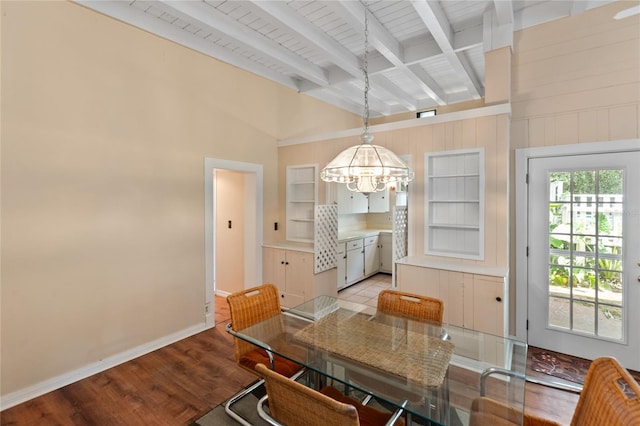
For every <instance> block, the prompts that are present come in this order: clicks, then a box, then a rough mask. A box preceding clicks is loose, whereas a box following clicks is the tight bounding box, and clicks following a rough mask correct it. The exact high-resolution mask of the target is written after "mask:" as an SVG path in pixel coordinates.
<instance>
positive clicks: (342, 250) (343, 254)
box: [336, 242, 347, 290]
mask: <svg viewBox="0 0 640 426" xmlns="http://www.w3.org/2000/svg"><path fill="white" fill-rule="evenodd" d="M336 263H337V268H336V271H337V275H338V290H342V289H343V288H345V287H346V286H347V271H346V267H347V265H346V263H347V250H346V244H345V243H343V242H340V243H338V247H337V248H336Z"/></svg>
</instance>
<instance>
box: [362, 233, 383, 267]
mask: <svg viewBox="0 0 640 426" xmlns="http://www.w3.org/2000/svg"><path fill="white" fill-rule="evenodd" d="M379 270H380V250H378V236H377V235H375V236H373V237H366V238H365V239H364V276H365V277H368V276H370V275H373V274H375V273H376V272H378V271H379Z"/></svg>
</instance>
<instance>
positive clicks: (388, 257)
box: [378, 234, 393, 274]
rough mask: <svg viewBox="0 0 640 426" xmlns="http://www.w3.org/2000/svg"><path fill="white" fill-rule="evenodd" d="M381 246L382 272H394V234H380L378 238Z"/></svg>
mask: <svg viewBox="0 0 640 426" xmlns="http://www.w3.org/2000/svg"><path fill="white" fill-rule="evenodd" d="M378 246H379V248H380V272H386V273H387V274H391V273H392V272H393V236H392V234H380V238H379V239H378Z"/></svg>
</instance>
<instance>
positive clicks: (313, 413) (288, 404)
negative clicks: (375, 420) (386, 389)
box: [256, 364, 360, 426]
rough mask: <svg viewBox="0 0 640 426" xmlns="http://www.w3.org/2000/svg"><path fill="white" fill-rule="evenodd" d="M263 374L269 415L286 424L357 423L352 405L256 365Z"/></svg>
mask: <svg viewBox="0 0 640 426" xmlns="http://www.w3.org/2000/svg"><path fill="white" fill-rule="evenodd" d="M256 371H257V372H258V373H259V374H260V375H261V376H262V377H263V378H264V381H265V386H266V388H267V395H268V397H269V411H270V413H271V417H273V418H274V419H275V420H277V421H278V422H279V423H282V424H284V425H287V426H307V425H309V426H326V425H341V426H342V425H344V426H359V424H360V422H359V419H358V412H357V410H356V408H355V407H354V406H353V405H350V404H344V403H342V402H339V401H336V400H335V399H333V398H330V397H328V396H326V395H323V394H321V393H320V392H318V391H316V390H313V389H311V388H308V387H306V386H304V385H303V384H300V383H298V382H296V381H294V380H291V379H289V378H286V377H284V376H283V375H281V374H279V373H276V372H275V371H272V370H269V369H268V368H267V367H266V366H265V365H264V364H258V365H256Z"/></svg>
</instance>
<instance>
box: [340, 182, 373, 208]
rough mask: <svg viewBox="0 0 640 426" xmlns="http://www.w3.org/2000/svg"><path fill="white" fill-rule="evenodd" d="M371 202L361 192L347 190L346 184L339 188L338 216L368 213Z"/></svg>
mask: <svg viewBox="0 0 640 426" xmlns="http://www.w3.org/2000/svg"><path fill="white" fill-rule="evenodd" d="M368 211H369V200H368V199H367V196H366V195H364V194H363V193H361V192H353V191H349V190H348V189H347V186H346V185H345V184H340V185H339V186H338V214H353V213H367V212H368Z"/></svg>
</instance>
